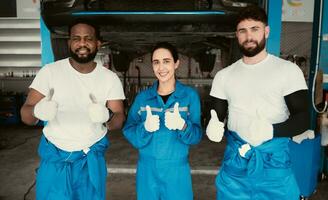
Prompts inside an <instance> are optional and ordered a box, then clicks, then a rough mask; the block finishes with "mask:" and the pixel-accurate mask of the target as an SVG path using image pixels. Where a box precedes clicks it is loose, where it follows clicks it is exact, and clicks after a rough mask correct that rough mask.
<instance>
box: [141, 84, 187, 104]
mask: <svg viewBox="0 0 328 200" xmlns="http://www.w3.org/2000/svg"><path fill="white" fill-rule="evenodd" d="M157 88H158V81H155V82H154V83H153V85H152V86H151V87H150V88H149V90H148V95H147V97H148V99H152V98H156V97H157V96H158V93H157ZM185 93H186V92H185V86H184V85H183V84H182V83H181V82H180V81H178V80H176V81H175V90H174V92H173V93H172V95H173V96H174V97H176V98H183V97H185V96H186V94H185Z"/></svg>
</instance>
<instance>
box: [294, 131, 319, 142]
mask: <svg viewBox="0 0 328 200" xmlns="http://www.w3.org/2000/svg"><path fill="white" fill-rule="evenodd" d="M314 137H315V135H314V131H313V130H307V131H305V132H303V133H302V134H299V135H296V136H294V137H293V138H292V139H293V141H294V142H296V143H298V144H301V143H302V141H303V140H306V139H311V140H312V139H314Z"/></svg>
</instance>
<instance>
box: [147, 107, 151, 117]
mask: <svg viewBox="0 0 328 200" xmlns="http://www.w3.org/2000/svg"><path fill="white" fill-rule="evenodd" d="M146 111H147V117H148V116H152V114H151V109H150V107H149V106H148V105H147V106H146Z"/></svg>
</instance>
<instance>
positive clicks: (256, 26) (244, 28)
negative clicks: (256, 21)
mask: <svg viewBox="0 0 328 200" xmlns="http://www.w3.org/2000/svg"><path fill="white" fill-rule="evenodd" d="M254 28H260V26H258V25H255V26H252V27H249V29H254ZM246 29H248V27H243V28H239V29H237V31H240V30H246Z"/></svg>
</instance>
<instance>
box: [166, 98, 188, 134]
mask: <svg viewBox="0 0 328 200" xmlns="http://www.w3.org/2000/svg"><path fill="white" fill-rule="evenodd" d="M184 125H185V120H184V119H182V117H181V115H180V113H179V103H178V102H176V103H175V104H174V109H173V112H170V111H167V112H165V126H166V127H167V128H168V129H169V130H182V129H183V127H184Z"/></svg>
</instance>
